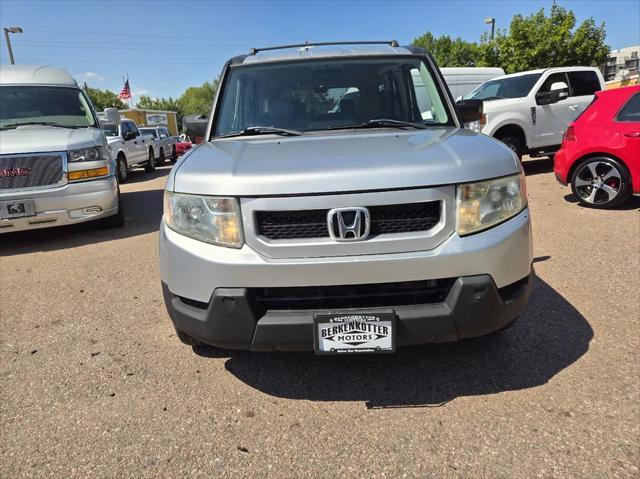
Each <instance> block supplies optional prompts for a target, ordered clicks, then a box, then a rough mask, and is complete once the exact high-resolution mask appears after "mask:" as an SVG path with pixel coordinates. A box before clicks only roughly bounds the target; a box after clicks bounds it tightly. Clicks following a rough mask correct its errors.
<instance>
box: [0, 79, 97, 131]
mask: <svg viewBox="0 0 640 479" xmlns="http://www.w3.org/2000/svg"><path fill="white" fill-rule="evenodd" d="M38 123H45V124H50V125H53V126H62V127H68V128H86V127H90V126H96V120H95V117H94V115H93V112H92V109H91V107H90V105H89V101H88V100H87V98H86V97H85V96H84V93H82V90H80V89H79V88H67V87H50V86H36V85H33V86H0V128H3V127H4V128H16V127H18V126H20V125H23V124H38Z"/></svg>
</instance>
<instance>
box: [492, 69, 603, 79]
mask: <svg viewBox="0 0 640 479" xmlns="http://www.w3.org/2000/svg"><path fill="white" fill-rule="evenodd" d="M584 70H591V71H597V70H598V69H597V68H596V67H554V68H538V69H537V70H527V71H526V72H518V73H510V74H508V75H503V76H501V77H499V78H494V80H498V79H501V78H513V77H518V76H522V75H529V74H534V73H539V74H542V73H545V72H550V73H556V72H574V71H584Z"/></svg>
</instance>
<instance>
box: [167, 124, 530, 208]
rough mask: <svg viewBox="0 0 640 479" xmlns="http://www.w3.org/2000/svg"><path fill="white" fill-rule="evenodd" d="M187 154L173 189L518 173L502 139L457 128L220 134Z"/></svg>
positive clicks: (426, 180)
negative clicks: (229, 136) (228, 136)
mask: <svg viewBox="0 0 640 479" xmlns="http://www.w3.org/2000/svg"><path fill="white" fill-rule="evenodd" d="M187 155H188V156H186V157H184V160H183V161H182V162H181V163H180V164H179V165H178V167H177V168H174V171H173V172H172V176H171V177H170V178H169V182H168V184H167V188H169V189H173V190H174V191H177V192H182V193H194V194H209V195H228V196H269V195H289V194H312V193H331V192H347V191H364V190H384V189H392V188H412V187H421V186H435V185H445V184H452V183H462V182H469V181H477V180H481V179H486V178H493V177H499V176H505V175H509V174H514V173H517V172H518V171H520V164H519V162H518V160H517V159H516V157H515V155H514V154H513V153H512V152H511V150H509V149H508V148H507V147H505V146H504V145H503V144H502V143H499V142H498V141H496V140H493V139H491V138H489V137H487V136H484V135H481V134H476V133H473V132H471V131H468V130H464V129H457V128H438V129H428V130H419V131H414V130H412V131H404V130H403V131H398V130H393V131H388V130H385V131H379V130H378V131H376V132H375V133H373V132H370V131H368V132H362V131H357V132H355V131H353V130H351V131H344V132H343V131H341V132H332V133H324V132H323V133H322V134H308V135H305V136H300V137H274V136H269V137H258V138H235V139H220V140H214V141H211V142H207V143H203V144H202V145H200V146H199V147H198V148H195V149H193V150H191V152H190V153H188V154H187Z"/></svg>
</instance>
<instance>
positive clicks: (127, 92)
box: [118, 78, 131, 100]
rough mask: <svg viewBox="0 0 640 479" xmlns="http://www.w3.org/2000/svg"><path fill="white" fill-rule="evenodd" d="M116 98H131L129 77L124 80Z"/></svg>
mask: <svg viewBox="0 0 640 479" xmlns="http://www.w3.org/2000/svg"><path fill="white" fill-rule="evenodd" d="M118 98H120V99H121V100H130V99H131V89H130V88H129V79H128V78H127V81H126V82H124V86H123V87H122V91H121V92H120V94H119V95H118Z"/></svg>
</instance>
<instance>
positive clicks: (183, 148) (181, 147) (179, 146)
mask: <svg viewBox="0 0 640 479" xmlns="http://www.w3.org/2000/svg"><path fill="white" fill-rule="evenodd" d="M192 146H193V145H192V144H191V142H190V141H181V140H179V139H178V138H176V153H177V154H178V156H182V155H184V154H185V153H186V152H187V150H189V149H191V147H192Z"/></svg>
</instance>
